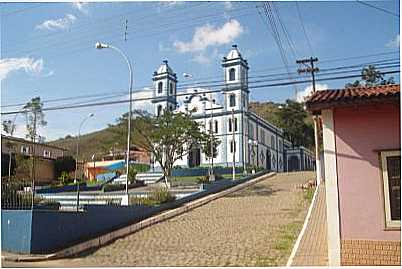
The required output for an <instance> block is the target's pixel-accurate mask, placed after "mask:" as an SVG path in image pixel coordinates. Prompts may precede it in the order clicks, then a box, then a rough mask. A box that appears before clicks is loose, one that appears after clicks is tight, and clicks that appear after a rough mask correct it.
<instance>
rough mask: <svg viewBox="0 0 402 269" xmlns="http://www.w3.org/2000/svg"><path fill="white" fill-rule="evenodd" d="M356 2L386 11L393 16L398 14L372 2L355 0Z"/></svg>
mask: <svg viewBox="0 0 402 269" xmlns="http://www.w3.org/2000/svg"><path fill="white" fill-rule="evenodd" d="M356 2H357V3H359V4H362V5H365V6H368V7H371V8H374V9H377V10H381V11H382V12H385V13H388V14H390V15H392V16H395V17H398V18H399V14H397V13H394V12H392V11H390V10H388V9H385V8H382V7H377V6H375V5H372V4H369V3H366V2H363V1H360V0H356Z"/></svg>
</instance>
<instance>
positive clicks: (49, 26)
mask: <svg viewBox="0 0 402 269" xmlns="http://www.w3.org/2000/svg"><path fill="white" fill-rule="evenodd" d="M76 20H77V17H75V16H74V15H72V14H66V16H64V17H63V18H60V19H54V20H47V21H44V22H43V23H41V24H38V25H36V27H35V28H36V29H39V30H65V29H68V28H70V27H71V26H72V25H73V23H74V22H75V21H76Z"/></svg>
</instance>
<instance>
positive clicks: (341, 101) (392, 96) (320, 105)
mask: <svg viewBox="0 0 402 269" xmlns="http://www.w3.org/2000/svg"><path fill="white" fill-rule="evenodd" d="M399 98H400V85H399V84H391V85H381V86H373V87H354V88H345V89H338V90H325V91H318V92H315V93H314V94H313V95H311V96H310V97H309V98H308V99H307V101H306V107H307V109H308V110H310V111H317V110H321V109H324V108H331V107H337V106H345V105H355V104H361V103H372V102H377V103H378V102H387V101H398V102H399Z"/></svg>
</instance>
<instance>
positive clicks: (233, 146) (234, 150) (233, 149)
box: [230, 140, 236, 153]
mask: <svg viewBox="0 0 402 269" xmlns="http://www.w3.org/2000/svg"><path fill="white" fill-rule="evenodd" d="M233 152H236V141H233V140H231V141H230V153H233Z"/></svg>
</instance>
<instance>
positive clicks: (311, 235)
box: [292, 183, 328, 266]
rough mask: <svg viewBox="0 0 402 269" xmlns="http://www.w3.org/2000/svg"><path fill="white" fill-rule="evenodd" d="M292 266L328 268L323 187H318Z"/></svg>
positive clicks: (322, 185)
mask: <svg viewBox="0 0 402 269" xmlns="http://www.w3.org/2000/svg"><path fill="white" fill-rule="evenodd" d="M292 266H328V246H327V214H326V205H325V185H324V183H323V184H321V185H320V186H319V187H318V193H317V197H316V201H315V204H314V206H313V209H312V211H311V216H310V220H309V222H308V224H307V227H306V230H305V232H304V235H303V237H302V239H301V241H300V245H299V248H298V249H297V251H296V255H295V257H294V259H293V263H292Z"/></svg>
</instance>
